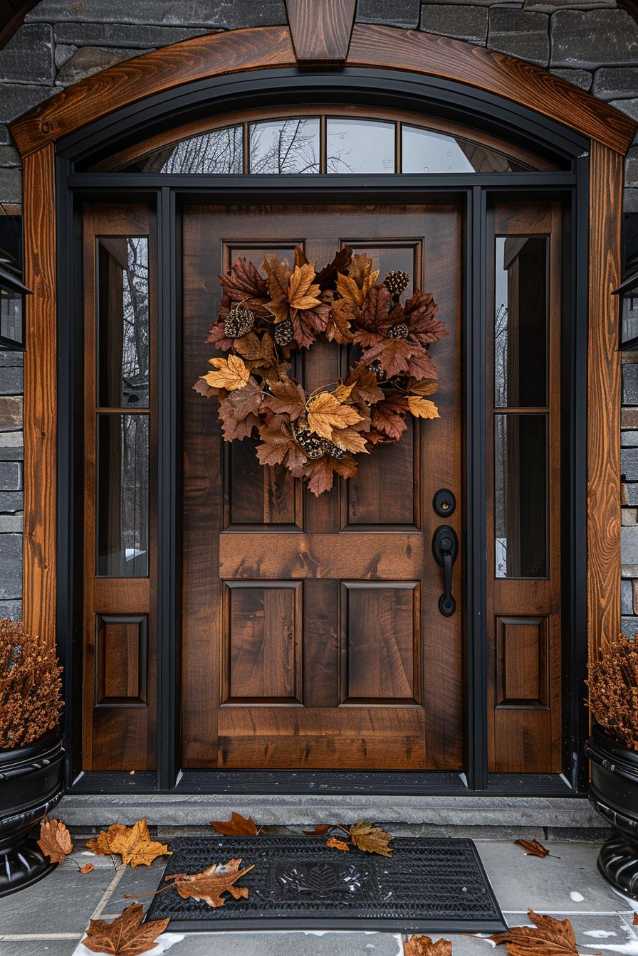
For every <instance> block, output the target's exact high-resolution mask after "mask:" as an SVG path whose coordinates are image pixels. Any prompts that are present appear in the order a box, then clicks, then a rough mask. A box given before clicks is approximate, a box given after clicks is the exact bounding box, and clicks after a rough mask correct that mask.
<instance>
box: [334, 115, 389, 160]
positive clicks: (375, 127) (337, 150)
mask: <svg viewBox="0 0 638 956" xmlns="http://www.w3.org/2000/svg"><path fill="white" fill-rule="evenodd" d="M327 125H328V135H327V149H328V160H327V172H329V173H393V172H394V171H395V140H394V136H395V124H394V123H386V122H383V121H382V120H359V119H347V118H343V119H338V118H330V117H329V118H328V120H327Z"/></svg>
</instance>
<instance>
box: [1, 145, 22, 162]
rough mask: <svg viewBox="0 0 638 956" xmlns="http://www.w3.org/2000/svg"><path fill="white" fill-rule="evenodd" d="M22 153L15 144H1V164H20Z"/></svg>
mask: <svg viewBox="0 0 638 956" xmlns="http://www.w3.org/2000/svg"><path fill="white" fill-rule="evenodd" d="M19 165H20V154H19V152H18V150H17V149H16V148H15V146H0V166H19Z"/></svg>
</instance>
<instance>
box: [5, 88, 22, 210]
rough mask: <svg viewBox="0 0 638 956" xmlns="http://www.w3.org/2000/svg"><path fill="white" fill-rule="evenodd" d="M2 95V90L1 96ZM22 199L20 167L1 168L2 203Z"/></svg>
mask: <svg viewBox="0 0 638 956" xmlns="http://www.w3.org/2000/svg"><path fill="white" fill-rule="evenodd" d="M1 95H2V93H1V89H0V96H1ZM21 199H22V173H21V171H20V168H19V167H13V168H10V167H4V168H2V167H0V202H2V203H13V202H20V200H21Z"/></svg>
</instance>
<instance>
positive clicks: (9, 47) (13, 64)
mask: <svg viewBox="0 0 638 956" xmlns="http://www.w3.org/2000/svg"><path fill="white" fill-rule="evenodd" d="M24 79H28V80H29V81H30V82H31V83H51V81H52V79H53V40H52V28H51V27H50V26H49V24H48V23H24V24H23V25H22V26H21V27H20V28H19V29H18V30H17V31H16V32H15V33H14V34H13V36H12V37H11V39H10V40H9V41H8V43H6V44H5V46H3V47H2V49H0V81H3V82H11V81H14V80H24Z"/></svg>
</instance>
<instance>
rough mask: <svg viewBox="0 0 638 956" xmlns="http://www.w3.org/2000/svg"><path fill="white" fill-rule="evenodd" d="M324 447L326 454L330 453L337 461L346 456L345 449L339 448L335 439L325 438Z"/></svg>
mask: <svg viewBox="0 0 638 956" xmlns="http://www.w3.org/2000/svg"><path fill="white" fill-rule="evenodd" d="M323 448H324V453H325V454H326V455H330V457H331V458H335V459H336V460H337V461H340V460H341V459H342V458H344V457H345V454H346V452H345V449H343V448H339V446H338V445H335V443H334V442H333V441H329V440H328V439H327V438H324V439H323Z"/></svg>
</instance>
